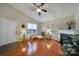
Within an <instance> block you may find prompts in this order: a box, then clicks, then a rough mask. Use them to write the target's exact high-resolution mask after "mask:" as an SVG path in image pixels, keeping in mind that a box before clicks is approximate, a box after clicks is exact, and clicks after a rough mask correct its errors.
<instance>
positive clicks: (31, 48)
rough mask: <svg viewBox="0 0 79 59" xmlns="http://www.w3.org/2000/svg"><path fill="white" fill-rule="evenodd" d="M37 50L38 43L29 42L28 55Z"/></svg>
mask: <svg viewBox="0 0 79 59" xmlns="http://www.w3.org/2000/svg"><path fill="white" fill-rule="evenodd" d="M36 50H37V43H31V42H28V47H27V54H28V55H30V54H32V53H34V52H35V51H36Z"/></svg>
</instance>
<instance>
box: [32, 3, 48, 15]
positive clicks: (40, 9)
mask: <svg viewBox="0 0 79 59" xmlns="http://www.w3.org/2000/svg"><path fill="white" fill-rule="evenodd" d="M44 4H45V3H41V4H40V5H37V4H36V3H33V5H34V6H36V7H37V9H36V11H37V12H38V14H39V15H41V12H42V11H43V12H47V10H45V9H42V7H43V6H44Z"/></svg>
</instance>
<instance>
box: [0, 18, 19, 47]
mask: <svg viewBox="0 0 79 59" xmlns="http://www.w3.org/2000/svg"><path fill="white" fill-rule="evenodd" d="M16 25H17V22H16V21H13V20H9V19H5V18H0V46H1V45H5V44H8V43H12V42H16V41H17V38H16Z"/></svg>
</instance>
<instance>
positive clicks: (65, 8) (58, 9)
mask: <svg viewBox="0 0 79 59" xmlns="http://www.w3.org/2000/svg"><path fill="white" fill-rule="evenodd" d="M9 5H11V6H12V7H14V8H16V9H17V10H19V11H21V12H22V13H24V14H26V15H28V16H30V17H32V18H34V19H35V20H37V21H39V22H46V21H51V20H55V19H58V18H62V17H66V16H72V15H74V14H75V11H76V7H77V4H74V3H46V4H45V5H44V6H43V7H42V8H44V9H47V11H48V12H46V13H45V12H42V14H41V15H40V16H39V15H38V12H36V11H34V10H35V9H36V7H35V6H34V5H33V4H32V3H10V4H9Z"/></svg>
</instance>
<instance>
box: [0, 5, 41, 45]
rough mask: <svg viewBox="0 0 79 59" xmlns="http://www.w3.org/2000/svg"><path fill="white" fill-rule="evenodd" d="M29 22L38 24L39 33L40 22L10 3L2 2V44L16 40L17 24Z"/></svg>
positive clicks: (0, 32) (0, 24)
mask: <svg viewBox="0 0 79 59" xmlns="http://www.w3.org/2000/svg"><path fill="white" fill-rule="evenodd" d="M29 22H30V23H35V24H37V25H38V29H37V31H38V34H39V32H40V26H39V25H40V23H38V22H37V21H36V20H34V19H33V18H31V17H29V16H27V15H25V14H23V13H22V12H20V11H18V10H17V9H15V8H13V7H11V6H10V5H8V4H0V46H1V45H5V44H8V43H12V42H16V41H17V38H16V36H17V35H16V34H15V31H16V26H18V25H20V24H25V25H27V23H29ZM26 27H27V26H26ZM26 29H27V28H26Z"/></svg>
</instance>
